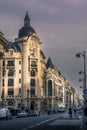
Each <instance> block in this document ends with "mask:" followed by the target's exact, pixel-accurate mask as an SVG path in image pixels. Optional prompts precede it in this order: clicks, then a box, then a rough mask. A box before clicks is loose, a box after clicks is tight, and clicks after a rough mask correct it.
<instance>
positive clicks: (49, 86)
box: [48, 80, 52, 96]
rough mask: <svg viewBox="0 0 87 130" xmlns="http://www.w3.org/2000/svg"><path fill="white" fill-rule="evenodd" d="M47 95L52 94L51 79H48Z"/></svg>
mask: <svg viewBox="0 0 87 130" xmlns="http://www.w3.org/2000/svg"><path fill="white" fill-rule="evenodd" d="M48 96H52V80H48Z"/></svg>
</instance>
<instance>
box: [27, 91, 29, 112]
mask: <svg viewBox="0 0 87 130" xmlns="http://www.w3.org/2000/svg"><path fill="white" fill-rule="evenodd" d="M27 107H28V110H29V89H27Z"/></svg>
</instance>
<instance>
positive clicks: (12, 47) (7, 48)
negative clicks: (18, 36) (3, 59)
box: [4, 42, 21, 52]
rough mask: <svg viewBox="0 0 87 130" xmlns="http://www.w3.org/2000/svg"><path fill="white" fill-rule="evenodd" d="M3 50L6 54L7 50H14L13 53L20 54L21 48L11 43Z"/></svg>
mask: <svg viewBox="0 0 87 130" xmlns="http://www.w3.org/2000/svg"><path fill="white" fill-rule="evenodd" d="M4 49H5V51H6V52H8V51H9V49H14V51H15V52H21V48H20V47H19V46H18V45H17V44H16V43H12V42H9V43H8V44H7V45H5V46H4Z"/></svg>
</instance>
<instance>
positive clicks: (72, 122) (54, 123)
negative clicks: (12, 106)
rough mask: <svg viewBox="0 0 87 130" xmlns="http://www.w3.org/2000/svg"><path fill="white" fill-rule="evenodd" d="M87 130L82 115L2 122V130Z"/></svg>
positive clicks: (62, 114) (50, 116) (61, 115)
mask: <svg viewBox="0 0 87 130" xmlns="http://www.w3.org/2000/svg"><path fill="white" fill-rule="evenodd" d="M49 129H50V130H58V129H59V130H65V129H67V130H87V126H83V124H82V115H79V114H77V116H76V117H75V116H73V118H72V119H70V118H69V117H68V114H67V113H58V114H52V115H49V116H48V115H47V114H45V115H41V116H38V117H26V118H14V119H12V120H1V121H0V130H49Z"/></svg>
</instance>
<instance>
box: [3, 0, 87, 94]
mask: <svg viewBox="0 0 87 130" xmlns="http://www.w3.org/2000/svg"><path fill="white" fill-rule="evenodd" d="M26 11H28V13H29V16H30V18H31V26H32V27H33V28H34V29H35V31H36V33H37V36H38V37H39V38H40V41H41V42H42V46H41V49H42V50H43V52H44V54H45V56H46V59H47V58H48V57H49V56H50V57H51V59H52V61H53V63H54V65H55V66H57V67H58V69H59V70H60V72H61V73H62V75H64V77H65V78H66V79H67V80H68V81H69V82H70V84H71V86H73V87H74V88H75V89H76V90H77V92H78V93H81V91H82V89H80V86H82V83H79V81H78V80H79V78H83V75H82V76H80V75H79V74H78V72H79V71H80V70H83V57H82V58H80V59H77V58H76V57H75V55H76V54H77V53H78V52H79V51H80V52H83V51H84V50H85V51H86V48H87V0H14V1H13V0H0V30H1V31H2V32H3V33H4V36H5V38H7V39H8V40H9V41H14V39H15V38H17V37H18V31H19V29H20V28H21V27H22V26H23V24H24V17H25V14H26Z"/></svg>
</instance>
